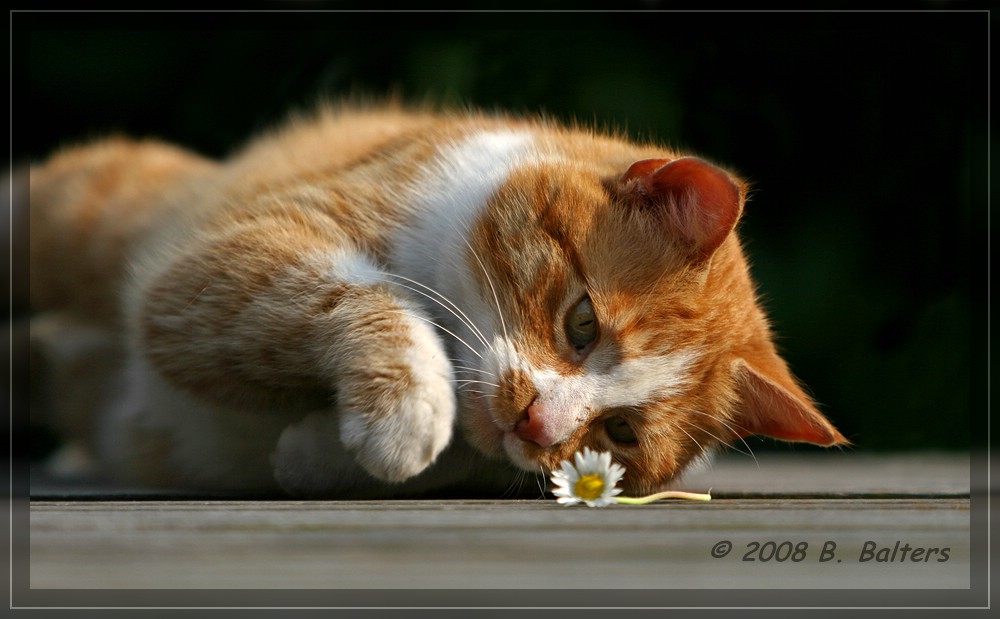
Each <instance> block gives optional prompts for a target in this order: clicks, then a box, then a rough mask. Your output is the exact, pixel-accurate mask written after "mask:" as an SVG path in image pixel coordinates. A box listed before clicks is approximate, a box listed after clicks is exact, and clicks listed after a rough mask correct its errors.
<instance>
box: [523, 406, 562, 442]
mask: <svg viewBox="0 0 1000 619" xmlns="http://www.w3.org/2000/svg"><path fill="white" fill-rule="evenodd" d="M544 419H545V415H544V414H543V410H542V407H541V405H540V404H539V403H538V399H537V398H536V399H535V400H534V401H533V402H532V403H531V404H529V405H528V408H527V409H525V411H524V416H523V417H521V419H520V420H519V421H518V422H517V424H516V425H515V426H514V434H516V435H517V436H518V438H520V439H521V440H523V441H530V442H532V443H536V444H537V445H539V446H541V447H548V446H549V445H552V444H553V443H555V442H556V438H557V437H556V436H555V435H554V434H553V432H552V428H551V427H550V426H547V425H546V424H545V422H544Z"/></svg>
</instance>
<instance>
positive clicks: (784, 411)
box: [733, 359, 849, 446]
mask: <svg viewBox="0 0 1000 619" xmlns="http://www.w3.org/2000/svg"><path fill="white" fill-rule="evenodd" d="M771 370H772V371H769V368H766V367H754V366H752V365H750V364H749V363H748V362H747V361H745V360H743V359H740V360H738V361H736V362H735V363H734V364H733V371H734V373H735V378H736V383H737V386H738V390H739V394H740V399H741V410H740V416H739V418H738V419H737V420H736V423H737V425H738V429H739V430H740V432H741V434H742V435H743V436H750V435H752V434H759V435H762V436H770V437H772V438H777V439H781V440H784V441H800V442H804V443H815V444H817V445H824V446H830V445H846V444H848V443H849V441H848V440H847V439H845V438H844V437H843V436H842V435H841V434H840V432H838V431H837V429H836V428H834V427H833V424H831V423H830V422H829V421H827V419H826V417H824V416H823V415H822V413H820V412H819V411H818V410H816V407H815V406H813V404H812V403H811V402H810V401H809V397H808V396H807V395H806V394H805V393H803V392H802V390H801V389H800V388H799V387H798V385H796V384H795V382H794V380H793V379H792V378H791V376H790V375H789V374H788V372H787V370H785V369H784V368H783V367H782V368H777V371H774V368H772V369H771Z"/></svg>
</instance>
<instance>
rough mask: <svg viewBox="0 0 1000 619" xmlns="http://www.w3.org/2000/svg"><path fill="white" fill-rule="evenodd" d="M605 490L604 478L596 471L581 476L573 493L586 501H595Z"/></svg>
mask: <svg viewBox="0 0 1000 619" xmlns="http://www.w3.org/2000/svg"><path fill="white" fill-rule="evenodd" d="M603 492H604V478H602V477H601V476H600V475H597V474H595V473H591V474H589V475H584V476H582V477H580V479H578V480H577V481H576V484H575V485H574V486H573V493H574V494H575V495H576V496H578V497H580V498H581V499H583V500H585V501H593V500H594V499H596V498H598V497H600V496H601V494H602V493H603Z"/></svg>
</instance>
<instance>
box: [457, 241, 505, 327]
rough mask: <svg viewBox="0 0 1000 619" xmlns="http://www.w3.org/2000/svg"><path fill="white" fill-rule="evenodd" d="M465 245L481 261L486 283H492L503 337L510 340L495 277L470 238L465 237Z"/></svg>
mask: <svg viewBox="0 0 1000 619" xmlns="http://www.w3.org/2000/svg"><path fill="white" fill-rule="evenodd" d="M465 245H466V246H467V247H468V248H469V251H471V252H472V255H473V257H475V259H476V262H478V263H479V268H481V269H482V270H483V275H485V276H486V283H488V284H489V285H490V291H492V292H493V302H494V303H496V306H497V317H498V318H500V327H501V328H502V329H503V338H504V340H506V341H508V342H509V341H510V336H509V335H508V334H507V324H506V322H505V321H504V319H503V309H501V308H500V297H498V296H497V289H496V288H494V287H493V278H491V277H490V272H489V271H488V270H486V265H485V264H483V261H482V260H481V259H480V258H479V254H478V253H476V250H475V248H473V247H472V243H470V242H469V239H465Z"/></svg>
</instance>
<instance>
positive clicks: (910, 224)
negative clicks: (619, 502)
mask: <svg viewBox="0 0 1000 619" xmlns="http://www.w3.org/2000/svg"><path fill="white" fill-rule="evenodd" d="M12 18H13V19H12V22H13V27H12V30H13V34H12V36H13V45H12V50H13V59H14V62H13V69H12V76H11V79H12V85H13V89H14V101H13V118H14V119H15V121H14V123H13V124H14V141H13V153H14V156H15V158H17V159H24V158H27V157H41V156H44V155H45V154H46V153H48V152H50V151H51V150H52V149H54V148H56V147H57V146H59V145H60V144H63V143H66V142H69V141H77V140H81V139H86V138H88V137H91V136H94V135H100V134H104V133H107V132H110V131H121V132H127V133H131V134H138V135H156V136H160V137H163V138H165V139H169V140H172V141H176V142H179V143H181V144H184V145H186V146H188V147H190V148H193V149H196V150H198V151H201V152H203V153H207V154H210V155H214V156H222V155H224V154H225V153H226V152H228V151H230V150H232V149H233V148H235V147H236V146H238V145H239V144H240V142H241V141H242V140H244V139H245V138H247V137H248V136H250V135H251V134H252V133H253V132H255V131H257V130H260V129H262V128H264V127H267V126H270V125H272V124H274V123H275V122H278V121H279V120H280V119H281V118H282V117H283V116H284V115H285V114H286V112H287V111H288V110H289V109H291V108H293V107H304V106H309V105H312V104H313V103H314V102H315V101H316V100H317V99H319V98H322V97H327V98H333V99H336V98H339V97H341V96H343V95H345V94H351V93H355V94H372V95H381V94H385V93H390V92H394V93H398V94H399V95H400V96H402V97H403V98H405V99H407V100H412V101H424V100H429V101H436V102H446V103H455V104H462V105H472V106H480V107H485V108H496V109H503V110H510V111H515V112H538V111H542V112H545V113H547V114H550V115H553V116H555V117H558V118H564V119H576V120H578V121H580V122H583V123H596V124H598V125H599V126H614V127H624V128H626V129H627V131H628V133H629V134H631V135H633V136H636V137H639V138H643V139H646V138H649V139H655V140H657V141H660V142H662V143H665V144H668V145H671V146H675V147H680V148H684V149H689V150H691V151H693V152H695V153H698V154H700V155H702V156H705V157H707V158H710V159H712V160H715V161H717V162H720V163H723V164H725V165H727V166H730V167H731V168H732V169H734V170H736V171H737V172H739V173H740V174H742V175H744V176H745V177H747V178H748V179H749V180H750V182H751V183H752V186H753V194H752V198H751V200H750V202H749V204H748V208H747V214H746V217H745V219H744V221H743V223H742V232H743V235H744V237H745V239H746V243H747V246H748V251H749V253H750V255H751V258H752V262H753V268H754V274H755V276H756V278H757V280H758V282H759V284H760V290H761V294H762V297H763V299H764V300H765V302H766V305H767V307H768V308H769V311H770V314H771V316H772V318H773V322H774V324H775V328H776V330H777V331H778V333H779V334H780V336H781V346H782V348H783V350H784V351H785V353H786V356H787V358H788V359H789V361H790V363H791V365H792V367H793V370H794V371H795V372H796V374H797V375H798V376H799V377H800V378H801V379H802V380H803V382H804V383H806V384H807V385H808V386H809V389H810V391H811V392H812V393H813V394H814V395H815V397H816V398H817V400H818V401H819V402H820V403H821V406H822V408H823V409H824V411H826V412H827V413H828V415H829V416H830V417H831V419H833V420H834V421H835V423H836V424H837V425H838V426H839V427H840V428H841V429H842V430H843V432H844V434H845V435H846V436H848V437H849V438H850V439H851V440H852V441H854V442H855V444H856V449H890V448H891V449H909V448H967V447H969V446H970V444H974V445H982V444H984V443H985V440H986V439H985V431H984V428H985V424H984V420H983V418H984V416H985V414H986V412H987V411H986V402H985V392H986V380H987V377H986V364H985V360H986V347H987V345H988V344H987V342H986V338H985V328H986V315H985V310H984V309H983V308H985V287H986V284H987V282H988V280H987V275H986V270H985V269H986V260H987V255H986V242H987V238H988V237H987V235H988V230H987V208H988V205H987V196H986V189H985V187H986V179H987V174H988V170H987V169H986V155H987V149H988V135H987V131H988V125H987V105H988V92H987V78H988V67H987V54H988V49H987V40H988V37H987V34H988V19H989V18H988V15H986V14H983V13H978V14H977V13H949V12H943V13H920V12H916V13H792V14H788V13H785V14H771V13H753V12H751V13H656V12H654V13H641V14H628V13H535V14H518V13H487V14H475V13H461V14H460V13H429V14H421V13H417V14H408V13H402V14H398V13H339V12H326V13H312V12H310V13H304V14H303V13H233V14H229V13H195V14H183V13H180V14H177V13H167V14H140V13H125V14H121V13H96V14H95V13H82V14H78V13H68V14H67V13H54V14H52V13H46V14H32V13H27V14H23V13H19V14H13V15H12ZM29 119H30V120H29ZM39 119H42V120H39ZM970 428H971V435H970ZM973 437H974V439H975V440H973ZM754 447H755V449H756V448H758V446H757V445H754ZM795 449H806V448H805V447H795Z"/></svg>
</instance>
